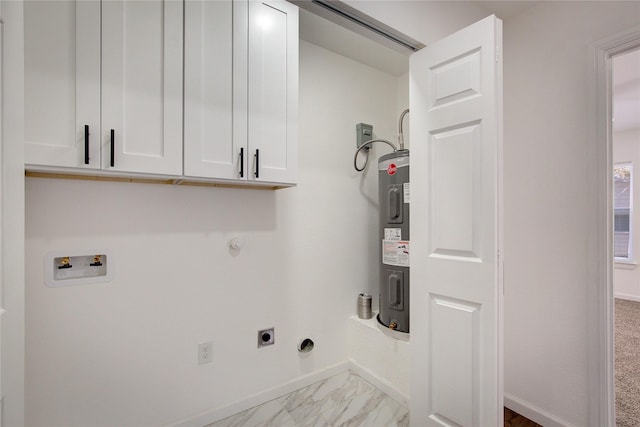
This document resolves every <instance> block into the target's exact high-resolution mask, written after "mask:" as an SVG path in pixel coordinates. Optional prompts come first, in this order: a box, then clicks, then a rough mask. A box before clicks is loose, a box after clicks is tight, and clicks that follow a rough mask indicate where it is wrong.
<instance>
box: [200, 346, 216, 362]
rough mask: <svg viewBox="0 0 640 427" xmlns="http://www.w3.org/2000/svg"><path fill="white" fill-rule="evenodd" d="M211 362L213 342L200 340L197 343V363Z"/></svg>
mask: <svg viewBox="0 0 640 427" xmlns="http://www.w3.org/2000/svg"><path fill="white" fill-rule="evenodd" d="M211 362H213V342H212V341H208V342H201V343H199V344H198V365H204V364H205V363H211Z"/></svg>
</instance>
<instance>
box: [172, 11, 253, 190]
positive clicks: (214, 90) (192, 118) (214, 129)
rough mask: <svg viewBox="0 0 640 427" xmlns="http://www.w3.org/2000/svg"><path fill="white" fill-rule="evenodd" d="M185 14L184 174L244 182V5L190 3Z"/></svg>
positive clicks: (245, 15) (245, 171) (245, 54)
mask: <svg viewBox="0 0 640 427" xmlns="http://www.w3.org/2000/svg"><path fill="white" fill-rule="evenodd" d="M184 13H185V53H184V56H185V59H184V61H185V82H184V91H185V99H184V109H185V111H184V174H185V175H186V176H193V177H207V178H222V179H246V177H247V175H249V173H248V172H247V169H246V164H245V163H244V161H245V159H246V138H247V136H246V135H247V131H246V116H247V113H246V108H247V100H246V93H247V89H246V86H247V83H246V71H245V70H246V67H247V65H246V61H247V60H246V58H247V53H246V51H247V49H246V46H247V3H246V0H245V1H232V0H221V1H207V0H204V1H203V0H187V1H186V2H185V11H184ZM234 107H235V111H234Z"/></svg>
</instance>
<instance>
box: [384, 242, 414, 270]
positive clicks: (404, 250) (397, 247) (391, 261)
mask: <svg viewBox="0 0 640 427" xmlns="http://www.w3.org/2000/svg"><path fill="white" fill-rule="evenodd" d="M382 263H383V264H386V265H394V266H396V267H409V241H408V240H383V241H382Z"/></svg>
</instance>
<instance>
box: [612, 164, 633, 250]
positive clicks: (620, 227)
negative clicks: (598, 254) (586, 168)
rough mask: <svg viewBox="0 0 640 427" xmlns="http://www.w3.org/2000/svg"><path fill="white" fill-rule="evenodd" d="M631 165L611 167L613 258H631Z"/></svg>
mask: <svg viewBox="0 0 640 427" xmlns="http://www.w3.org/2000/svg"><path fill="white" fill-rule="evenodd" d="M631 184H632V175H631V163H618V164H616V165H614V166H613V196H614V201H613V256H614V257H615V258H620V259H627V260H628V259H630V258H631V230H632V226H631V207H632V206H633V205H632V203H633V197H632V186H631Z"/></svg>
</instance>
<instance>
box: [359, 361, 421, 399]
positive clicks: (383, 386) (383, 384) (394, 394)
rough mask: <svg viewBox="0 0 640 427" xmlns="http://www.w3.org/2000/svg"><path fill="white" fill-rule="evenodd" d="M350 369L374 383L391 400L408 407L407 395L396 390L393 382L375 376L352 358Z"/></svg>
mask: <svg viewBox="0 0 640 427" xmlns="http://www.w3.org/2000/svg"><path fill="white" fill-rule="evenodd" d="M349 365H350V369H351V371H352V372H353V373H355V374H358V375H360V376H361V377H362V378H364V379H365V380H366V381H368V382H370V383H371V384H372V385H374V386H375V387H376V388H377V389H378V390H380V391H383V392H384V393H386V394H387V395H388V396H389V397H391V398H392V399H393V400H395V401H397V402H399V403H402V404H403V405H404V406H406V407H409V396H407V395H406V394H404V393H402V392H401V391H400V390H398V389H397V388H396V387H395V386H393V384H391V383H390V382H388V381H387V380H385V379H382V378H380V377H379V376H377V375H376V374H375V373H374V372H373V371H371V370H369V369H367V368H365V367H364V366H362V365H360V364H359V363H358V362H355V361H354V360H349Z"/></svg>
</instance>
